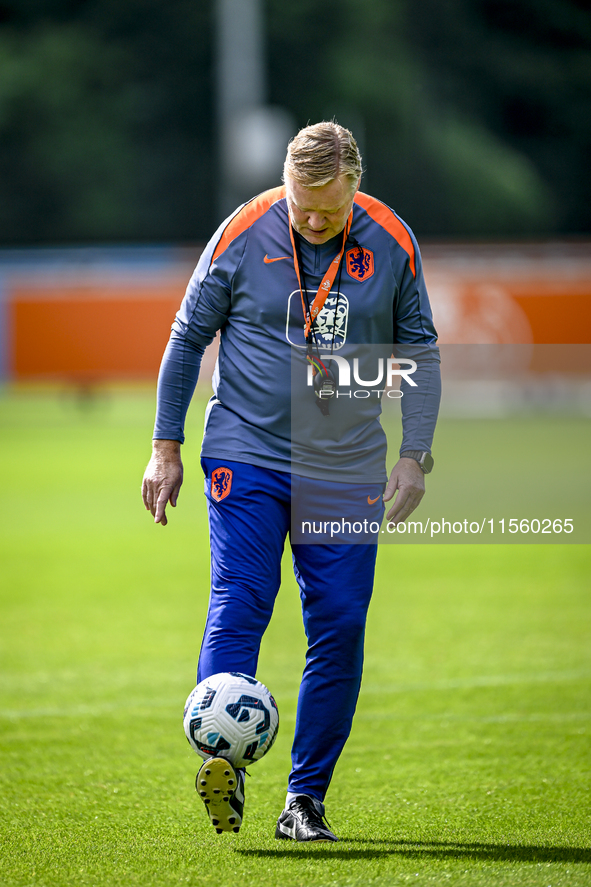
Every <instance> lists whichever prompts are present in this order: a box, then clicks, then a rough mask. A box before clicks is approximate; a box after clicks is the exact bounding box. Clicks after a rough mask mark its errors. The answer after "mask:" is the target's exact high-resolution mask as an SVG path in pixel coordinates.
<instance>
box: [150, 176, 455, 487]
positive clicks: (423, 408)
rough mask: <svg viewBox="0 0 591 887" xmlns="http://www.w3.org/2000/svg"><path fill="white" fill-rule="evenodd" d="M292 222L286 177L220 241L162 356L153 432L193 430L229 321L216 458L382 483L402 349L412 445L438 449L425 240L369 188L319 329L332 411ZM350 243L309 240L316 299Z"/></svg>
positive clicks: (218, 393)
mask: <svg viewBox="0 0 591 887" xmlns="http://www.w3.org/2000/svg"><path fill="white" fill-rule="evenodd" d="M289 224H290V223H289V215H288V210H287V203H286V199H285V189H284V188H283V187H281V188H274V189H272V190H270V191H266V192H264V193H263V194H260V195H259V196H258V197H255V198H254V199H253V200H251V201H250V202H249V203H246V204H245V205H244V206H242V207H240V208H239V209H238V210H237V211H236V212H235V213H234V214H233V215H232V216H230V218H229V219H227V220H226V221H225V222H224V223H223V224H222V225H221V226H220V227H219V229H218V230H217V231H216V233H215V234H214V236H213V237H212V239H211V240H210V242H209V243H208V245H207V247H206V248H205V250H204V252H203V254H202V256H201V259H200V261H199V264H198V265H197V268H196V269H195V272H194V274H193V276H192V278H191V280H190V282H189V286H188V288H187V292H186V294H185V298H184V299H183V302H182V305H181V307H180V310H179V312H178V314H177V316H176V319H175V322H174V324H173V328H172V335H171V339H170V342H169V344H168V346H167V349H166V352H165V355H164V358H163V362H162V367H161V372H160V378H159V387H158V410H157V417H156V427H155V431H154V437H156V438H161V439H170V440H180V441H183V440H184V430H183V428H184V420H185V415H186V411H187V408H188V405H189V402H190V399H191V397H192V394H193V391H194V388H195V384H196V381H197V377H198V373H199V367H200V362H201V356H202V354H203V351H204V350H205V348H206V346H207V345H208V344H209V343H210V342H211V341H212V340H213V338H214V336H215V335H216V333H217V332H218V330H219V331H220V350H219V357H218V361H217V365H216V370H215V373H214V379H213V389H214V396H213V397H212V399H211V400H210V403H209V406H208V411H207V418H206V427H205V434H204V438H203V447H202V454H203V455H204V456H211V457H214V458H223V459H228V460H233V461H237V462H248V463H251V464H254V465H259V466H263V467H267V468H273V469H276V470H279V471H292V472H294V473H297V474H301V475H304V476H307V477H318V478H325V479H332V480H339V479H340V480H346V481H348V482H352V483H356V482H365V481H367V482H372V483H375V482H383V481H384V480H385V479H386V472H385V452H386V440H385V435H384V432H383V431H382V428H381V425H380V413H381V409H382V400H384V402H385V398H386V397H389V395H388V393H387V385H386V383H387V382H388V381H390V383H391V382H392V378H391V372H392V367H391V365H389V364H388V360H389V358H390V357H391V355H392V353H393V352H394V353H395V354H396V356H398V357H399V358H404V359H406V360H407V361H408V360H414V361H415V363H416V364H417V368H416V370H415V371H414V372H413V373H412V376H408V377H407V379H406V381H403V384H402V386H401V390H402V392H403V396H402V400H401V404H402V416H403V441H402V447H401V451H403V450H430V448H431V442H432V437H433V431H434V428H435V422H436V418H437V411H438V405H439V397H440V378H439V354H438V350H437V346H436V344H435V343H436V332H435V329H434V326H433V320H432V316H431V308H430V306H429V300H428V297H427V291H426V289H425V283H424V280H423V272H422V267H421V258H420V254H419V249H418V246H417V243H416V241H415V238H414V236H413V234H412V232H411V231H410V229H409V228H408V227H407V225H406V224H405V223H404V222H403V221H402V220H401V219H400V218H399V217H398V216H397V215H396V214H395V213H394V212H393V211H392V210H391V209H389V207H387V206H386V205H385V204H384V203H381V202H380V201H379V200H376V199H375V198H373V197H370V196H368V195H367V194H362V193H360V192H358V193H357V195H356V197H355V201H354V204H353V219H352V225H351V230H350V233H349V236H348V239H347V242H346V245H345V252H344V256H343V260H342V262H341V266H340V269H339V273H338V274H337V276H336V278H335V281H334V284H333V286H332V289H331V291H330V292H329V293H328V295H327V298H326V301H325V303H324V305H323V308H322V310H321V312H320V314H319V315H318V318H317V320H316V322H315V324H314V329H313V332H314V354H315V357H316V359H320V360H322V362H323V363H324V364H325V365H326V366H330V368H331V370H332V371H333V372H334V373H335V375H337V377H338V382H339V385H338V389H337V392H336V395H335V396H333V397H332V398H331V401H330V415H329V416H328V417H325V416H323V415H322V413H321V411H320V410H319V409H318V408H317V406H316V398H315V395H314V389H313V387H312V385H311V381H312V380H311V372H309V370H308V361H307V360H306V343H305V338H304V316H303V310H302V299H301V294H300V289H299V285H298V279H297V276H296V270H295V265H294V256H293V249H292V244H291V239H290V229H289ZM296 237H297V235H296ZM341 245H342V235H338V236H337V237H336V238H334V239H333V240H331V241H329V242H328V243H325V244H321V245H318V246H315V245H313V244H310V243H308V242H307V241H306V240H305V239H303V238H299V247H300V258H301V262H302V268H303V275H302V280H303V284H302V285H303V286H304V287H305V289H306V291H307V293H306V294H305V295H306V296H307V298H308V300H309V302H310V303H311V302H312V301H313V299H314V297H315V295H316V292H317V290H318V287H319V285H320V283H321V281H322V278H323V276H324V274H325V272H326V270H327V268H328V266H329V264H330V262H331V261H332V259H333V258H334V257H335V255H337V254H338V253H339V251H340V248H341ZM401 366H402V365H401ZM405 366H407V367H409V368H410V367H411V366H412V364H410V363H407V364H405ZM388 369H389V370H390V379H389V380H388V378H387V377H388ZM409 379H412V381H414V382H415V383H416V385H414V386H413V385H412V384H409V381H408V380H409Z"/></svg>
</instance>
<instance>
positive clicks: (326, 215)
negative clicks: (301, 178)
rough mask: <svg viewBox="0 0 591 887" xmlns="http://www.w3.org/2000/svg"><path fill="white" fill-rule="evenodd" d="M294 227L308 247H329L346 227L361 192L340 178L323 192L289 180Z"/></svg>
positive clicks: (287, 180)
mask: <svg viewBox="0 0 591 887" xmlns="http://www.w3.org/2000/svg"><path fill="white" fill-rule="evenodd" d="M285 186H286V197H287V206H288V209H289V217H290V219H291V224H292V225H293V227H294V228H295V230H296V231H297V232H298V234H301V236H302V237H303V238H304V239H305V240H307V241H308V243H313V244H319V243H326V242H327V241H328V240H330V239H331V238H332V237H336V235H337V234H340V232H341V231H342V230H343V228H344V227H345V224H346V222H347V219H348V218H349V213H350V212H351V207H352V205H353V198H354V197H355V194H356V192H357V189H358V188H359V182H358V183H357V185H356V186H355V185H353V184H352V183H351V179H350V178H349V177H347V176H339V178H338V179H333V180H332V182H329V183H328V185H322V187H320V188H304V186H303V185H299V184H298V183H297V182H294V181H293V179H290V178H289V177H288V178H287V179H286V182H285Z"/></svg>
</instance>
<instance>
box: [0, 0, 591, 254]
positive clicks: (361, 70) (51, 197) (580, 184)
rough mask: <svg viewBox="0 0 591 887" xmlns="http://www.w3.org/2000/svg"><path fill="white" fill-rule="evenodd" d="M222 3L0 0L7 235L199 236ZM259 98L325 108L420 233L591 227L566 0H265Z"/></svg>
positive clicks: (370, 183) (585, 131)
mask: <svg viewBox="0 0 591 887" xmlns="http://www.w3.org/2000/svg"><path fill="white" fill-rule="evenodd" d="M213 9H214V3H213V0H211V2H206V0H170V2H167V3H158V2H156V0H147V2H139V0H129V2H123V3H121V2H115V0H85V2H73V0H52V2H49V0H47V2H43V0H12V2H11V0H3V2H2V3H0V242H4V243H33V242H56V241H63V240H81V241H85V240H86V241H88V240H97V239H98V240H134V239H136V240H142V241H145V240H154V239H157V240H162V239H165V240H190V241H195V240H204V239H206V238H207V237H209V235H210V234H211V232H212V230H213V228H214V227H215V225H216V224H217V222H218V221H219V219H218V218H217V210H216V205H217V203H216V176H217V159H216V157H217V151H216V141H215V132H216V120H215V83H214V73H213V70H214V64H213V63H214V50H213V44H214V30H213ZM266 23H267V35H266V38H267V58H268V70H269V78H268V79H269V100H270V101H271V102H272V103H274V104H278V105H282V106H284V107H286V108H287V109H289V110H290V111H291V112H292V113H293V114H294V115H295V117H296V119H297V123H298V124H299V125H304V124H306V123H307V122H308V121H315V120H318V119H321V118H325V117H332V116H333V115H336V117H337V118H338V119H339V120H341V121H342V122H343V123H344V124H346V125H350V126H351V127H352V128H353V129H354V130H355V132H356V133H357V134H358V135H359V138H360V141H361V143H362V146H363V149H364V154H365V159H366V166H367V169H368V176H367V178H366V183H365V185H364V187H366V188H369V190H371V192H372V193H375V194H376V195H377V196H380V197H381V198H383V199H384V200H386V202H388V203H389V204H390V205H392V206H393V207H394V208H395V209H396V210H397V211H399V212H400V213H401V214H402V216H403V217H404V218H406V219H407V220H408V221H409V222H410V224H411V225H412V226H413V227H414V228H415V229H416V231H417V233H418V234H419V235H421V236H424V235H428V236H444V237H474V236H477V237H512V236H521V237H528V236H534V235H554V236H555V235H559V234H581V233H585V232H587V233H588V232H589V231H590V230H591V210H590V207H591V173H590V172H589V168H590V164H589V163H588V157H589V149H590V147H591V66H590V65H589V50H590V48H591V12H590V10H589V6H588V4H587V3H584V2H582V0H581V2H576V0H539V2H534V0H511V2H509V0H423V2H421V3H418V4H417V3H411V2H409V0H396V2H391V0H365V2H363V3H362V4H360V3H359V2H356V0H324V2H323V3H317V2H312V0H299V2H297V3H284V2H280V0H267V2H266Z"/></svg>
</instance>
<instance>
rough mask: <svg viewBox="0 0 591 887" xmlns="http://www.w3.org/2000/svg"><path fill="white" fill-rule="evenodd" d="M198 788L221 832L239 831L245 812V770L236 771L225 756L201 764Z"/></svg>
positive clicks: (216, 827) (197, 781) (215, 825)
mask: <svg viewBox="0 0 591 887" xmlns="http://www.w3.org/2000/svg"><path fill="white" fill-rule="evenodd" d="M195 788H196V790H197V792H198V794H199V797H200V798H201V800H202V801H203V803H204V804H205V809H206V810H207V813H208V815H209V819H210V821H211V824H212V825H213V826H214V828H215V830H216V832H217V833H218V835H221V833H222V832H239V831H240V826H241V825H242V817H243V815H244V770H235V769H234V767H233V766H232V764H231V763H230V762H229V761H226V759H225V758H210V759H209V760H208V761H205V763H204V764H203V765H202V767H201V769H200V770H199V773H198V774H197V778H196V779H195Z"/></svg>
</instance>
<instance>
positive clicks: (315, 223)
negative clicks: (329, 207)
mask: <svg viewBox="0 0 591 887" xmlns="http://www.w3.org/2000/svg"><path fill="white" fill-rule="evenodd" d="M325 222H326V219H325V217H324V216H323V215H321V214H320V213H310V215H309V216H308V226H309V227H310V228H312V229H313V230H314V231H320V229H321V228H324V227H325Z"/></svg>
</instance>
